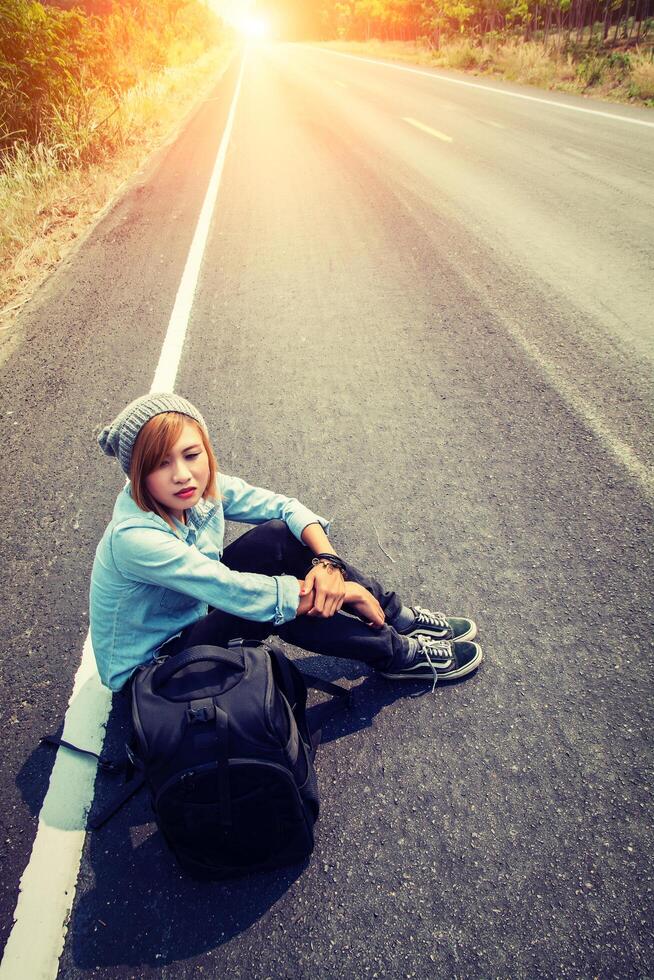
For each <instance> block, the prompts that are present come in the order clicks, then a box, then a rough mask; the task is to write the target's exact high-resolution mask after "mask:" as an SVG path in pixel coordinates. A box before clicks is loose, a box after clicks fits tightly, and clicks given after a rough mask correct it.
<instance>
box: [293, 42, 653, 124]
mask: <svg viewBox="0 0 654 980" xmlns="http://www.w3.org/2000/svg"><path fill="white" fill-rule="evenodd" d="M306 47H309V48H310V49H311V50H312V51H321V52H322V53H323V54H333V55H337V56H338V57H339V58H351V59H352V60H353V61H365V62H367V63H368V64H369V65H381V66H382V68H391V69H393V70H394V71H405V72H409V74H411V75H422V76H424V77H425V78H431V79H433V80H434V81H437V82H449V84H450V85H463V86H465V87H466V88H476V89H481V91H482V92H495V93H496V94H497V95H506V96H508V97H509V98H511V99H524V100H525V101H527V102H540V103H541V105H551V106H554V108H555V109H566V110H567V111H568V112H585V113H586V114H587V115H589V116H602V117H604V118H605V119H613V120H616V121H617V122H625V123H632V124H633V125H634V126H649V127H650V128H654V122H650V121H649V120H648V119H634V118H632V117H631V116H619V115H618V114H617V113H613V112H602V111H601V109H586V108H585V107H584V106H580V105H568V104H567V103H565V102H556V101H555V100H554V99H543V98H541V97H539V96H537V95H524V94H523V93H522V92H509V91H507V89H503V88H495V86H494V85H479V84H477V83H476V82H466V81H464V80H463V79H462V78H450V77H449V76H448V75H439V74H438V72H436V71H424V70H423V69H421V68H408V67H407V66H406V65H391V64H390V63H389V62H388V61H378V60H377V59H376V58H362V57H361V56H360V55H357V54H346V53H345V52H344V51H330V50H328V49H327V48H320V47H317V46H314V45H306Z"/></svg>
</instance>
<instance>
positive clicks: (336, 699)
mask: <svg viewBox="0 0 654 980" xmlns="http://www.w3.org/2000/svg"><path fill="white" fill-rule="evenodd" d="M265 646H266V649H267V650H268V653H269V654H270V658H271V660H272V661H273V665H274V667H275V669H276V672H277V676H278V677H281V679H282V683H283V685H284V688H285V689H286V690H285V692H284V693H285V695H286V698H287V700H288V701H289V703H290V704H291V705H293V704H294V703H295V704H296V705H298V706H299V707H301V708H302V709H303V710H304V709H305V708H306V703H307V692H306V688H307V687H311V688H313V689H314V690H316V691H322V692H323V694H329V695H330V697H331V699H332V700H331V701H330V702H328V703H327V704H326V705H325V706H324V708H323V710H322V711H321V713H320V720H315V721H314V722H313V724H311V725H309V724H307V732H308V735H309V738H310V739H311V747H312V749H313V752H314V753H315V751H316V749H317V748H318V746H319V745H320V739H321V735H322V726H323V725H324V724H325V722H326V721H329V720H330V719H331V718H333V717H334V715H336V714H338V712H339V711H343V710H344V709H346V708H350V707H351V706H352V693H351V691H349V690H348V689H347V688H346V687H342V686H341V685H340V684H333V683H332V682H331V681H325V680H323V679H322V677H317V676H316V675H315V674H310V673H308V672H307V671H304V670H301V669H300V668H299V667H298V666H297V664H296V663H294V662H292V661H290V660H289V659H288V657H287V656H286V654H285V653H284V651H283V650H280V648H279V647H278V646H276V645H275V644H274V643H270V642H268V643H266V644H265ZM298 674H299V675H300V677H301V678H302V681H303V682H304V683H302V684H301V685H300V683H298V676H297V675H298ZM289 693H292V694H293V695H294V700H291V698H290V697H289Z"/></svg>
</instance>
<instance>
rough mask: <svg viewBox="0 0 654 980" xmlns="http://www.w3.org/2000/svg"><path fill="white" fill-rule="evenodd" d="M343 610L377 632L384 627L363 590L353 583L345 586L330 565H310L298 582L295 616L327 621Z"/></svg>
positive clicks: (381, 613)
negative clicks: (298, 604)
mask: <svg viewBox="0 0 654 980" xmlns="http://www.w3.org/2000/svg"><path fill="white" fill-rule="evenodd" d="M343 606H346V607H347V611H348V612H352V613H354V614H355V615H356V616H358V617H359V618H360V619H362V620H363V621H364V622H365V623H366V624H367V625H368V626H374V627H376V628H377V629H379V628H381V627H382V626H383V625H384V619H385V617H384V610H383V609H382V607H381V606H380V605H379V603H378V601H377V600H376V599H375V597H374V596H373V595H372V594H371V593H370V592H368V590H367V589H364V587H363V586H362V585H359V584H358V583H357V582H346V581H345V580H344V578H343V575H342V573H341V571H340V569H338V568H335V567H334V566H333V565H332V566H325V565H314V566H313V568H311V570H310V571H309V572H307V575H306V578H305V579H304V582H300V606H299V608H298V615H302V614H303V613H305V614H306V615H307V616H319V617H321V618H323V619H328V618H329V617H330V616H334V615H335V614H336V613H337V612H338V611H339V609H341V608H342V607H343Z"/></svg>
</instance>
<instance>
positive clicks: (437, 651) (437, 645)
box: [417, 636, 454, 694]
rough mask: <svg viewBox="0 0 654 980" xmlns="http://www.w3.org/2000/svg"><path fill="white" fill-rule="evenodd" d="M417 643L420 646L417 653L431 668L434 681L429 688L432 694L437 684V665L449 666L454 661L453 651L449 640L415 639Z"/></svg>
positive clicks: (426, 637)
mask: <svg viewBox="0 0 654 980" xmlns="http://www.w3.org/2000/svg"><path fill="white" fill-rule="evenodd" d="M417 640H418V643H419V644H420V649H419V651H418V652H419V653H421V654H422V655H423V656H424V658H425V660H426V661H427V663H428V664H429V666H430V667H431V672H432V674H433V675H434V681H433V683H432V686H431V690H432V694H433V692H434V691H435V690H436V685H437V684H438V671H437V669H436V665H437V664H450V663H451V662H452V660H453V659H454V650H453V647H452V643H451V641H450V640H434V639H432V638H431V637H428V636H420V637H417Z"/></svg>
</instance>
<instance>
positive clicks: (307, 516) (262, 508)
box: [218, 473, 331, 541]
mask: <svg viewBox="0 0 654 980" xmlns="http://www.w3.org/2000/svg"><path fill="white" fill-rule="evenodd" d="M218 479H219V485H220V492H221V494H222V498H223V511H224V514H225V517H226V518H227V520H229V521H244V522H247V523H248V524H263V523H264V522H265V521H272V520H275V519H277V520H281V521H284V522H285V523H286V526H287V527H288V529H289V531H290V532H291V534H293V536H294V537H296V538H297V539H298V541H301V540H302V532H303V531H304V529H305V527H307V526H308V525H309V524H320V525H321V527H322V528H323V530H324V531H325V533H326V534H329V531H330V528H331V523H330V522H329V521H328V520H327V519H326V518H324V517H320V515H319V514H314V513H313V511H312V510H309V508H308V507H305V506H304V504H301V503H300V501H299V500H296V499H295V498H294V497H285V496H284V495H283V494H281V493H273V491H272V490H265V489H264V488H263V487H253V486H251V485H250V484H249V483H246V482H245V480H241V479H240V477H236V476H227V475H226V474H224V473H221V474H220V475H219V478H218Z"/></svg>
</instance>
